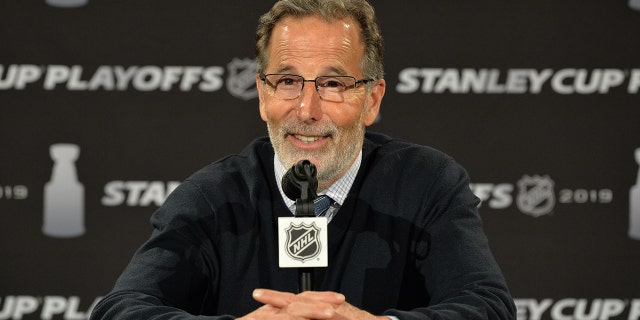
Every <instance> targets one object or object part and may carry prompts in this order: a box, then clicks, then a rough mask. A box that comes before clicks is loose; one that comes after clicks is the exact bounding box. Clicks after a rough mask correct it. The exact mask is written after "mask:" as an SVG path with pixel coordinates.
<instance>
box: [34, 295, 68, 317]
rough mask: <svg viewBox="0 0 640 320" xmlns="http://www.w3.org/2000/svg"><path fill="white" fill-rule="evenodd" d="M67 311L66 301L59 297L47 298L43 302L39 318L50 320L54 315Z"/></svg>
mask: <svg viewBox="0 0 640 320" xmlns="http://www.w3.org/2000/svg"><path fill="white" fill-rule="evenodd" d="M66 309H67V299H65V298H64V297H60V296H49V297H46V299H45V300H44V304H43V305H42V312H40V318H41V319H42V320H51V319H52V318H53V316H54V315H56V314H62V313H64V311H65V310H66Z"/></svg>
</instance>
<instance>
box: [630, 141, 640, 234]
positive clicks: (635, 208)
mask: <svg viewBox="0 0 640 320" xmlns="http://www.w3.org/2000/svg"><path fill="white" fill-rule="evenodd" d="M635 156H636V162H637V163H638V166H640V148H638V149H636V154H635ZM629 237H631V238H633V239H636V240H640V167H639V168H638V178H637V179H636V185H634V186H633V187H631V190H630V191H629Z"/></svg>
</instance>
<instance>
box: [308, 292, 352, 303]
mask: <svg viewBox="0 0 640 320" xmlns="http://www.w3.org/2000/svg"><path fill="white" fill-rule="evenodd" d="M298 297H299V298H301V299H308V300H315V301H322V302H325V303H330V304H333V305H340V304H343V303H344V302H345V301H346V298H345V296H344V295H343V294H341V293H337V292H333V291H305V292H303V293H300V294H298Z"/></svg>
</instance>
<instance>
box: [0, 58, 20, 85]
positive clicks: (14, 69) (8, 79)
mask: <svg viewBox="0 0 640 320" xmlns="http://www.w3.org/2000/svg"><path fill="white" fill-rule="evenodd" d="M18 69H19V67H18V66H17V65H15V64H12V65H10V66H9V67H8V68H7V70H6V72H5V67H4V65H1V64H0V90H6V89H9V88H11V87H12V86H13V84H14V83H15V81H16V75H17V74H18ZM3 73H4V76H3V75H2V74H3ZM3 78H4V79H3Z"/></svg>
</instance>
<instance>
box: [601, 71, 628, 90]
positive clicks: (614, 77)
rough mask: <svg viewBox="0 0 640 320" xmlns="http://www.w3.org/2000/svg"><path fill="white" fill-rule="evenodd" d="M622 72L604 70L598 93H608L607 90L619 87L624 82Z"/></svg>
mask: <svg viewBox="0 0 640 320" xmlns="http://www.w3.org/2000/svg"><path fill="white" fill-rule="evenodd" d="M624 78H625V76H624V72H623V71H622V70H617V69H605V70H604V71H603V74H602V82H601V83H600V87H599V88H598V92H599V93H608V92H609V89H611V88H615V87H618V86H620V85H621V84H622V83H623V82H624Z"/></svg>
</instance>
